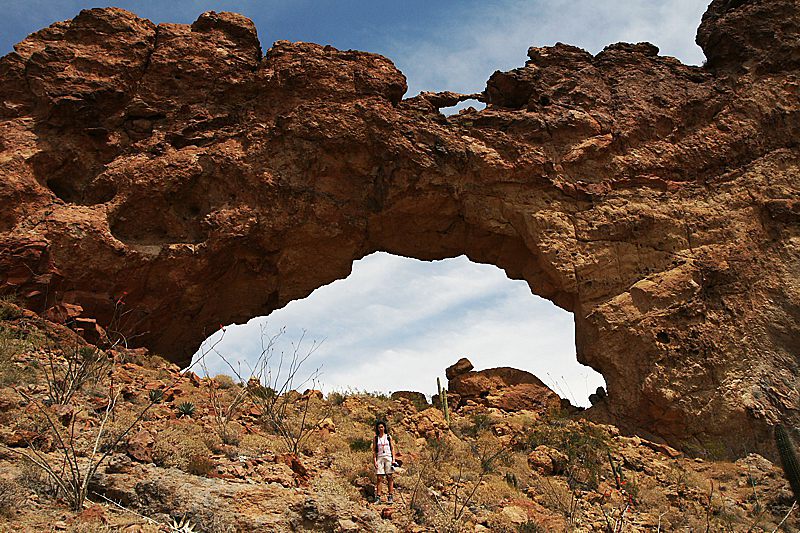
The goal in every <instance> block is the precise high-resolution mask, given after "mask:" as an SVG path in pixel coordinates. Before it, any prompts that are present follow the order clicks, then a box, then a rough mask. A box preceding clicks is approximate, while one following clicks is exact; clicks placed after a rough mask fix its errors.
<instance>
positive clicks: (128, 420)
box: [100, 409, 138, 451]
mask: <svg viewBox="0 0 800 533" xmlns="http://www.w3.org/2000/svg"><path fill="white" fill-rule="evenodd" d="M137 417H138V413H136V412H134V411H133V410H130V409H119V410H118V411H117V413H116V415H115V416H114V418H111V419H109V420H108V421H107V422H106V425H105V431H104V432H103V435H101V437H100V447H101V450H103V451H108V450H110V449H111V446H113V445H114V443H115V442H117V441H118V440H119V437H120V435H122V434H123V433H125V432H128V435H129V436H133V434H134V433H133V432H131V431H128V428H130V427H131V426H132V425H133V424H134V423H135V422H136V419H137ZM118 444H119V443H118Z"/></svg>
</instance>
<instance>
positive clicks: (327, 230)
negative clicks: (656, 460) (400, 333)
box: [0, 0, 800, 451]
mask: <svg viewBox="0 0 800 533" xmlns="http://www.w3.org/2000/svg"><path fill="white" fill-rule="evenodd" d="M799 10H800V8H799V7H798V5H797V3H796V2H794V1H793V0H774V1H759V2H749V1H748V2H742V1H735V2H732V1H730V0H714V1H713V2H712V3H711V5H710V6H709V8H708V11H707V13H706V14H705V16H704V17H703V21H702V25H701V27H700V30H699V32H698V42H699V44H700V45H701V46H702V47H703V49H704V51H705V53H706V56H707V57H708V64H707V65H706V67H705V68H700V67H693V66H687V65H683V64H681V63H680V62H679V61H677V60H675V59H673V58H669V57H662V56H659V55H658V49H657V48H656V47H655V46H653V45H650V44H646V43H643V44H624V43H619V44H615V45H610V46H608V47H607V48H606V49H605V50H603V51H602V52H600V53H599V54H597V55H594V56H593V55H591V54H589V53H587V52H585V51H583V50H580V49H578V48H575V47H571V46H567V45H563V44H558V45H556V46H554V47H549V48H531V49H530V50H529V51H528V56H529V58H530V59H529V61H527V63H526V64H525V66H524V67H521V68H519V69H516V70H513V71H511V72H497V73H495V74H494V75H493V76H492V77H491V78H490V79H489V81H488V83H487V87H486V90H485V91H484V92H483V93H482V94H481V95H479V97H480V98H481V99H483V100H484V101H485V102H486V104H487V108H486V109H485V110H483V111H474V110H472V111H467V112H464V113H462V114H459V115H457V116H452V117H445V116H443V115H442V114H440V113H439V112H438V109H437V107H438V106H440V105H444V104H447V103H450V102H453V101H458V100H459V99H461V98H462V96H463V95H454V94H451V93H448V94H442V95H439V96H437V95H431V94H430V93H424V94H422V95H420V96H418V97H415V98H411V99H408V100H403V99H402V97H403V94H404V92H405V90H406V84H405V78H404V76H403V75H402V73H401V72H399V71H398V70H397V69H396V68H395V67H394V65H393V64H392V63H391V61H389V60H388V59H385V58H383V57H380V56H377V55H373V54H367V53H362V52H355V51H339V50H336V49H333V48H331V47H322V46H317V45H314V44H308V43H288V42H277V43H275V44H274V45H273V46H272V47H271V48H269V49H268V50H267V51H266V54H265V55H263V56H262V49H261V44H260V42H259V40H258V38H257V36H256V31H255V28H254V26H253V24H252V23H251V22H250V21H249V20H247V19H245V18H243V17H241V16H238V15H234V14H229V13H214V12H210V13H205V14H203V15H201V16H200V18H198V20H197V21H196V22H195V23H194V24H192V25H191V26H186V25H176V24H161V25H158V26H155V25H154V24H152V23H151V22H149V21H147V20H143V19H140V18H138V17H136V16H135V15H133V14H131V13H128V12H125V11H122V10H119V9H93V10H87V11H83V12H81V13H80V14H79V15H78V16H77V17H76V18H75V19H73V20H70V21H66V22H61V23H57V24H54V25H52V26H50V27H49V28H46V29H43V30H41V31H39V32H37V33H34V34H32V35H30V36H29V37H28V38H27V39H25V40H24V41H23V42H21V43H19V44H18V45H17V46H16V48H15V51H14V52H13V53H11V54H9V55H7V56H5V57H4V58H2V60H0V82H1V83H0V102H2V104H0V172H2V174H3V180H2V182H0V198H2V202H0V205H1V206H2V207H0V291H2V292H3V293H5V294H8V293H16V294H17V295H18V298H19V299H20V300H21V301H22V302H24V303H25V304H26V305H27V306H28V307H29V308H31V309H33V310H35V311H37V312H39V313H44V314H45V315H46V316H48V317H51V318H55V319H60V320H61V321H62V322H64V323H67V324H77V323H78V321H79V320H81V319H82V320H83V322H82V324H84V326H85V327H86V328H88V330H89V331H90V332H94V334H97V335H99V336H100V337H101V338H102V336H103V335H102V332H103V331H104V332H105V333H107V334H108V335H109V336H110V337H112V338H113V339H114V340H124V341H125V342H126V343H127V344H128V345H129V346H146V347H148V348H150V349H151V350H153V351H155V352H156V353H159V354H162V355H163V356H165V357H166V358H168V359H170V360H171V361H175V362H178V363H183V362H186V361H188V359H189V358H190V356H191V355H192V353H193V352H194V351H195V349H196V348H197V346H198V344H199V343H200V342H201V341H202V339H203V338H204V336H205V335H208V334H209V333H211V332H212V331H213V330H215V329H216V328H218V327H219V325H220V324H226V323H230V322H237V321H238V322H241V321H245V320H247V319H249V318H251V317H253V316H257V315H264V314H268V313H269V312H271V311H272V310H274V309H277V308H279V307H281V306H283V305H285V304H286V303H288V302H289V301H291V300H294V299H297V298H302V297H304V296H307V295H308V294H310V293H311V291H313V290H314V289H315V288H317V287H319V286H321V285H324V284H326V283H329V282H331V281H333V280H335V279H338V278H342V277H345V276H347V275H348V274H349V272H350V268H351V264H352V262H353V261H354V260H356V259H359V258H361V257H364V256H365V255H367V254H369V253H372V252H374V251H378V250H384V251H388V252H390V253H394V254H399V255H404V256H408V257H415V258H418V259H423V260H431V259H440V258H445V257H453V256H457V255H460V254H465V255H466V256H468V257H469V258H470V259H472V260H473V261H477V262H483V263H491V264H494V265H497V266H498V267H500V268H502V269H504V270H505V272H506V273H507V275H508V276H509V277H511V278H514V279H525V280H526V281H527V282H528V284H529V286H530V288H531V291H532V292H533V293H534V294H537V295H539V296H541V297H544V298H547V299H550V300H552V301H553V302H554V303H555V304H556V305H559V306H560V307H562V308H564V309H566V310H568V311H570V312H572V313H574V315H575V324H576V345H577V355H578V359H579V360H580V361H581V362H583V363H585V364H588V365H590V366H592V367H593V368H595V369H596V370H598V371H600V372H601V373H602V374H603V376H604V377H605V380H606V383H607V386H608V393H609V396H608V398H607V399H606V401H604V402H602V406H603V411H602V413H603V417H605V418H610V419H611V420H613V421H615V422H616V423H618V424H620V426H621V427H622V428H623V430H625V431H640V432H644V433H647V434H649V435H653V436H654V437H652V438H655V437H658V438H660V439H663V440H664V441H666V442H668V443H670V444H673V445H681V444H683V443H686V442H689V441H692V440H693V439H701V440H704V439H720V438H727V436H729V435H732V434H735V435H736V436H737V437H736V439H735V442H730V439H728V441H727V442H728V444H730V445H731V446H737V447H738V446H740V445H741V449H739V450H737V451H743V450H744V449H745V448H747V449H749V450H762V449H764V450H767V449H769V448H770V447H771V444H770V442H771V439H770V431H769V428H770V426H771V425H773V424H775V423H777V422H779V421H781V422H783V423H787V424H797V423H798V422H800V415H799V414H798V408H800V393H798V390H799V389H798V383H797V376H798V356H797V353H798V340H797V339H798V338H800V336H799V335H798V332H799V330H800V323H799V322H798V321H799V320H800V292H799V291H800V287H798V272H800V254H799V253H798V245H797V242H798V228H799V227H800V226H799V225H798V221H799V220H800V198H798V179H800V178H799V176H800V173H799V172H798V169H799V168H800V167H799V165H798V162H800V148H798V146H797V139H798V138H800V114H799V113H798V109H800V102H798V95H799V94H800V87H799V86H798V78H797V74H798V72H797V70H798V61H799V60H798V57H800V40H798V38H797V36H798V33H799V28H800V12H799ZM92 320H94V321H95V322H94V324H95V325H96V326H93V325H92V324H93V322H92ZM591 411H592V410H590V412H591Z"/></svg>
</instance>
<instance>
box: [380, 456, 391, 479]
mask: <svg viewBox="0 0 800 533" xmlns="http://www.w3.org/2000/svg"><path fill="white" fill-rule="evenodd" d="M377 462H378V468H377V469H376V470H375V473H376V474H378V475H379V476H380V475H384V474H389V475H390V476H391V475H392V473H393V472H394V468H392V458H391V457H378V461H377Z"/></svg>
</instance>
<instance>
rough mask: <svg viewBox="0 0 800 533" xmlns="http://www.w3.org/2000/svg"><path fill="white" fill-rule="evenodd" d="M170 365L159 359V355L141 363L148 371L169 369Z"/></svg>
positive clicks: (147, 358) (161, 358)
mask: <svg viewBox="0 0 800 533" xmlns="http://www.w3.org/2000/svg"><path fill="white" fill-rule="evenodd" d="M171 364H172V363H170V362H169V361H167V360H166V359H164V358H163V357H161V356H160V355H151V356H149V357H146V358H145V359H144V360H143V361H142V366H143V367H145V368H147V369H148V370H161V369H166V368H169V366H170V365H171Z"/></svg>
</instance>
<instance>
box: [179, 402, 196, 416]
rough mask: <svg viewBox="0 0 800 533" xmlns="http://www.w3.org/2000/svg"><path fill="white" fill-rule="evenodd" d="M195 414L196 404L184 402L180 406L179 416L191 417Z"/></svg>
mask: <svg viewBox="0 0 800 533" xmlns="http://www.w3.org/2000/svg"><path fill="white" fill-rule="evenodd" d="M193 414H194V404H193V403H192V402H183V403H180V404H178V416H189V417H191V416H192V415H193Z"/></svg>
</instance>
